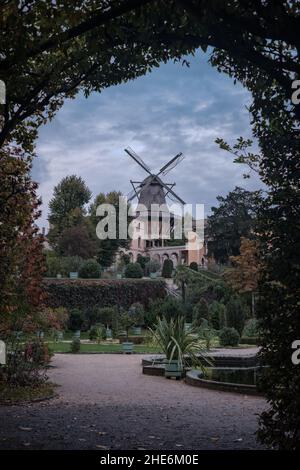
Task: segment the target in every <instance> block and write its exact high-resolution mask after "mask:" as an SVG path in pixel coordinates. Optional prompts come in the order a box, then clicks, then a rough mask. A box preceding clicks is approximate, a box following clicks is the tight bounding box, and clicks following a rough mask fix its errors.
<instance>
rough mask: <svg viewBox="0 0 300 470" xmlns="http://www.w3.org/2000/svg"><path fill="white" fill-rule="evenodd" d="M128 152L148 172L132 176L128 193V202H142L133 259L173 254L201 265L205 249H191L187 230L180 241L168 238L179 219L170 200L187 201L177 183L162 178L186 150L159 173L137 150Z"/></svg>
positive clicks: (174, 257) (175, 259)
mask: <svg viewBox="0 0 300 470" xmlns="http://www.w3.org/2000/svg"><path fill="white" fill-rule="evenodd" d="M125 152H126V153H127V155H129V156H130V158H132V159H133V160H134V162H135V163H136V164H138V165H139V166H140V167H141V168H142V169H143V170H144V171H145V173H146V177H145V179H143V180H142V181H135V180H130V182H131V185H132V191H131V192H130V193H129V194H128V195H127V199H128V202H131V201H133V200H134V199H137V202H138V206H137V210H136V219H135V220H134V222H133V225H134V232H135V236H134V237H133V239H132V242H131V247H130V250H129V255H130V257H131V260H132V261H136V259H137V256H138V254H141V255H143V256H145V255H147V256H149V257H150V258H151V259H157V260H158V261H159V262H160V263H161V264H162V263H163V261H164V259H166V258H169V259H172V261H173V265H174V266H176V265H177V264H178V263H184V264H189V263H190V262H192V261H195V262H197V264H198V265H199V266H201V264H202V265H203V260H204V257H205V249H204V248H203V249H200V250H198V249H196V250H192V251H190V250H189V248H187V246H186V243H185V241H183V240H182V235H183V234H181V236H180V239H179V240H178V244H168V243H166V238H169V235H170V234H172V232H173V230H174V226H175V222H176V215H175V214H174V213H171V212H170V211H169V208H168V205H167V202H168V201H169V200H170V201H171V203H174V202H175V203H177V204H178V203H179V204H180V205H181V206H184V205H185V201H184V200H183V199H181V198H180V197H179V196H178V195H177V194H176V193H175V191H174V189H173V188H174V186H175V183H165V182H164V181H163V179H162V178H163V177H164V176H166V175H167V174H168V173H169V172H170V171H171V170H172V169H173V168H175V167H176V166H177V165H178V164H179V163H180V162H181V161H182V160H183V159H184V156H183V155H182V153H179V154H177V155H175V157H173V158H171V160H170V161H168V163H166V164H165V165H164V166H163V167H162V168H160V170H159V171H158V172H156V173H155V172H153V171H152V170H151V168H150V167H149V166H148V165H147V164H146V163H145V162H144V161H143V160H142V158H141V157H140V156H139V155H137V153H136V152H134V150H132V149H131V148H126V149H125ZM153 204H155V205H157V206H155V208H158V210H157V209H156V210H157V212H155V210H153ZM141 205H143V206H142V207H141ZM153 215H154V217H155V219H156V221H157V223H156V230H155V231H153ZM180 221H181V218H180ZM154 226H155V225H154ZM193 232H194V230H193V229H192V231H191V232H189V234H188V237H189V235H193ZM145 235H146V236H145ZM165 235H167V236H165Z"/></svg>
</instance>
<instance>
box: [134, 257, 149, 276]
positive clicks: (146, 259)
mask: <svg viewBox="0 0 300 470" xmlns="http://www.w3.org/2000/svg"><path fill="white" fill-rule="evenodd" d="M149 261H150V260H149V256H142V255H141V254H140V253H139V254H138V255H137V259H136V262H137V263H139V264H140V265H141V268H142V270H143V272H144V269H145V266H146V264H147V263H148V262H149Z"/></svg>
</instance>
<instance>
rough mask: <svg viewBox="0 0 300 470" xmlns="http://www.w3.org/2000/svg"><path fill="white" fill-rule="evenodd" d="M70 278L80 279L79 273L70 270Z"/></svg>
mask: <svg viewBox="0 0 300 470" xmlns="http://www.w3.org/2000/svg"><path fill="white" fill-rule="evenodd" d="M69 278H70V279H78V273H77V272H75V271H74V272H70V273H69Z"/></svg>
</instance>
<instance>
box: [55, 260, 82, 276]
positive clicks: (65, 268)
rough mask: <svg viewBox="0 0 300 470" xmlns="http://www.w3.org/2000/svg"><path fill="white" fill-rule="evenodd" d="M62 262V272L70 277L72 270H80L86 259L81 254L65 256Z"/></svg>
mask: <svg viewBox="0 0 300 470" xmlns="http://www.w3.org/2000/svg"><path fill="white" fill-rule="evenodd" d="M60 262H61V270H62V274H63V275H64V276H67V277H68V276H69V273H71V272H79V270H80V268H81V266H82V265H83V263H84V260H83V259H82V258H81V257H80V256H63V257H61V258H60Z"/></svg>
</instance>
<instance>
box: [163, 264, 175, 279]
mask: <svg viewBox="0 0 300 470" xmlns="http://www.w3.org/2000/svg"><path fill="white" fill-rule="evenodd" d="M172 272H173V261H172V260H171V259H165V261H164V264H163V268H162V273H161V275H162V277H165V278H166V279H168V278H170V277H172Z"/></svg>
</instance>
